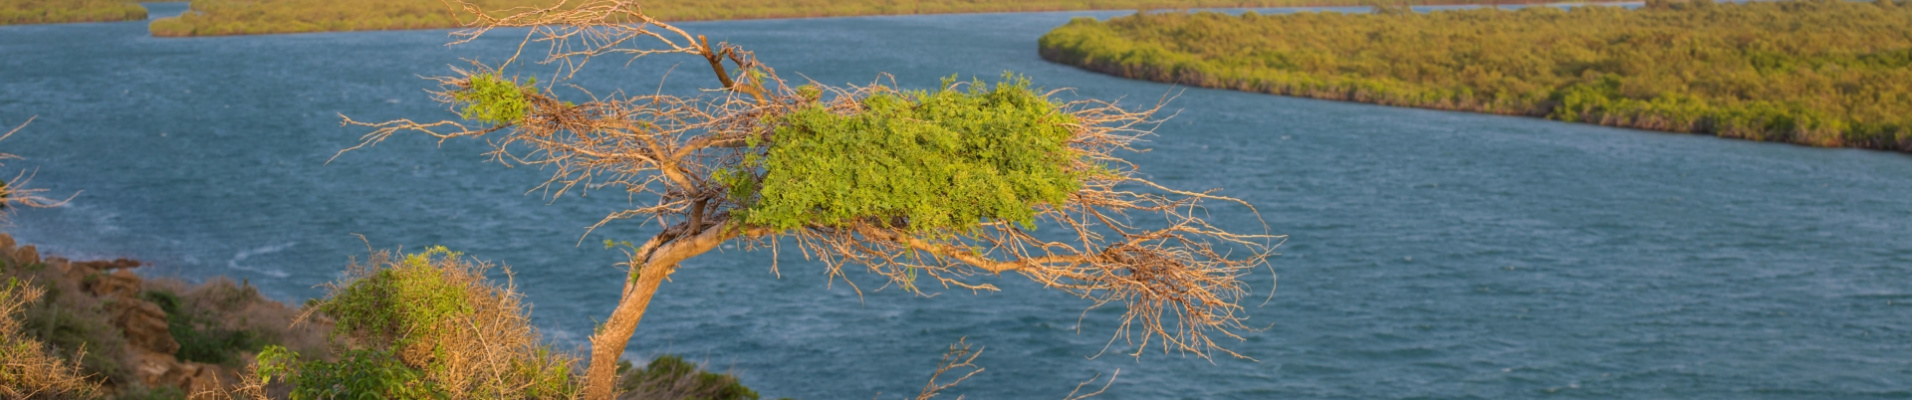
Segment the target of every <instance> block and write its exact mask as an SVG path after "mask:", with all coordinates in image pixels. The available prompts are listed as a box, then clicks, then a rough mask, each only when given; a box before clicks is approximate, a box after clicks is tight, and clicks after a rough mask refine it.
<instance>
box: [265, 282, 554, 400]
mask: <svg viewBox="0 0 1912 400" xmlns="http://www.w3.org/2000/svg"><path fill="white" fill-rule="evenodd" d="M390 254H391V253H389V252H377V253H373V254H372V255H370V257H369V258H368V259H367V260H366V262H365V263H363V264H359V263H354V264H352V266H351V268H350V269H349V270H348V272H347V275H348V276H347V278H346V280H345V281H343V282H341V283H338V284H334V285H333V286H332V295H331V296H330V298H328V299H326V300H324V301H321V302H319V303H318V304H317V305H318V311H319V312H321V313H324V314H325V315H326V316H329V317H331V318H333V320H335V321H336V325H335V327H334V330H333V333H332V338H333V339H334V341H335V343H336V344H337V345H338V346H340V347H342V348H343V350H344V351H342V352H341V353H342V354H343V355H344V356H343V357H341V358H340V359H338V360H337V361H330V360H326V359H323V358H318V357H301V356H300V355H299V354H297V353H296V352H292V351H288V350H285V349H282V348H277V347H271V348H267V350H266V351H265V352H263V353H261V355H260V358H259V367H260V368H259V372H260V374H261V375H262V378H263V380H264V381H266V382H268V383H269V382H271V381H273V379H272V378H275V377H277V378H280V380H281V381H284V382H290V383H291V384H292V386H293V389H292V398H293V399H330V398H361V397H366V396H371V397H376V398H451V399H504V398H511V399H549V398H570V397H571V396H572V395H573V394H574V393H575V392H576V387H575V385H573V384H572V381H571V364H572V362H571V360H570V359H569V358H568V357H565V356H563V355H560V354H557V353H554V352H552V351H551V350H550V349H548V348H547V347H546V346H545V345H544V344H543V343H542V342H541V341H540V339H539V335H538V333H537V330H536V329H535V328H533V327H532V326H531V323H530V319H529V318H528V317H527V316H526V311H525V310H524V307H523V306H522V305H521V304H520V302H519V301H520V300H519V295H518V294H517V293H515V292H513V291H512V289H511V287H510V285H509V284H506V285H505V286H498V285H493V284H490V283H487V282H486V280H485V275H484V274H485V272H486V271H487V270H490V269H491V265H490V264H487V263H481V262H472V261H468V260H463V259H461V258H460V254H458V253H455V252H452V251H450V250H447V249H445V248H443V247H434V248H432V249H430V250H428V251H426V252H423V253H416V254H409V255H406V256H404V257H402V258H394V257H392V256H391V255H390ZM507 274H509V271H507ZM302 359H303V360H302Z"/></svg>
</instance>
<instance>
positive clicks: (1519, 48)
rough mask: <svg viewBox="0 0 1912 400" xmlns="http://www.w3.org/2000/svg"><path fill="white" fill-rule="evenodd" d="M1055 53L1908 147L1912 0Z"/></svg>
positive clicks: (1582, 15)
mask: <svg viewBox="0 0 1912 400" xmlns="http://www.w3.org/2000/svg"><path fill="white" fill-rule="evenodd" d="M1040 46H1041V47H1040V51H1041V53H1042V56H1043V58H1045V59H1047V60H1050V61H1054V62H1058V63H1063V64H1069V65H1074V66H1078V67H1082V68H1085V69H1089V70H1094V71H1098V72H1103V73H1108V74H1113V75H1117V76H1123V77H1128V78H1135V79H1146V80H1153V81H1161V82H1173V83H1178V84H1185V85H1192V86H1202V87H1210V88H1222V89H1234V90H1242V91H1251V92H1261V93H1272V94H1281V95H1289V96H1300V97H1312V98H1322V99H1333V100H1345V101H1358V102H1365V103H1376V104H1385V105H1394V106H1408V107H1425V108H1436V109H1447V110H1465V111H1476V112H1487V113H1496V114H1511V115H1527V116H1535V117H1545V118H1551V119H1557V120H1562V121H1571V122H1585V123H1596V124H1602V125H1611V126H1622V127H1631V128H1640V129H1651V130H1661V131H1671V132H1691V133H1703V134H1713V135H1718V136H1721V137H1729V138H1740V139H1750V140H1760V141H1777V142H1790V143H1798V144H1805V145H1813V146H1829V147H1860V148H1871V149H1887V150H1896V151H1912V7H1909V6H1908V5H1907V4H1905V3H1904V2H1903V1H1901V2H1898V3H1894V2H1891V1H1877V2H1870V3H1861V2H1847V1H1832V0H1811V1H1787V2H1757V3H1745V4H1731V3H1722V4H1714V3H1712V2H1709V1H1704V0H1701V1H1693V2H1683V3H1669V2H1666V1H1664V0H1656V1H1649V2H1648V3H1647V5H1646V6H1645V7H1642V8H1641V9H1638V10H1631V11H1629V10H1625V9H1621V8H1617V7H1600V6H1588V7H1575V8H1573V9H1571V10H1561V9H1557V8H1553V7H1532V8H1525V9H1520V10H1518V11H1507V10H1497V9H1491V8H1489V9H1476V10H1458V11H1441V12H1433V13H1412V12H1406V11H1405V10H1401V9H1377V12H1376V13H1373V14H1341V13H1332V12H1328V13H1302V14H1293V15H1276V16H1265V15H1255V14H1252V13H1251V14H1246V15H1242V16H1228V15H1221V14H1213V13H1199V14H1186V13H1168V14H1151V15H1134V16H1127V17H1121V18H1115V19H1111V20H1109V21H1106V22H1102V21H1096V20H1093V19H1077V20H1075V21H1071V22H1070V23H1069V24H1067V25H1065V26H1062V27H1059V28H1057V29H1055V30H1054V31H1051V32H1049V33H1048V34H1046V35H1044V36H1043V37H1042V39H1041V44H1040Z"/></svg>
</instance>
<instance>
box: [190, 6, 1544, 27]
mask: <svg viewBox="0 0 1912 400" xmlns="http://www.w3.org/2000/svg"><path fill="white" fill-rule="evenodd" d="M1368 2H1369V1H1368V0H654V1H644V2H642V4H643V6H644V7H645V11H646V12H648V13H650V14H651V15H652V16H654V17H657V18H660V19H663V20H665V21H708V20H732V19H763V18H811V17H841V16H859V15H905V14H953V13H980V12H1013V11H1063V10H1137V9H1186V8H1218V7H1289V6H1304V5H1306V6H1313V5H1344V6H1352V5H1361V4H1365V3H1368ZM1515 2H1517V1H1507V2H1503V3H1508V4H1511V3H1515ZM474 3H477V4H479V5H483V6H485V8H486V9H491V10H499V9H507V8H512V7H542V6H548V5H550V4H552V3H553V0H484V1H475V2H474ZM1420 3H1426V4H1443V3H1481V1H1469V0H1436V1H1434V2H1417V4H1420ZM192 10H193V11H191V12H188V13H186V14H184V15H181V16H179V17H177V18H166V19H161V20H159V21H157V22H155V23H154V24H153V25H152V31H153V34H154V35H156V36H217V35H251V34H266V33H298V32H324V31H364V30H395V29H441V28H455V27H458V22H457V20H456V19H455V18H454V17H453V15H452V12H451V10H449V9H447V8H446V7H445V5H444V4H442V3H440V2H439V1H438V0H193V2H192Z"/></svg>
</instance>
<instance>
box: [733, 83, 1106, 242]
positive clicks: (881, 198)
mask: <svg viewBox="0 0 1912 400" xmlns="http://www.w3.org/2000/svg"><path fill="white" fill-rule="evenodd" d="M955 83H956V82H955V81H954V78H950V79H947V80H945V81H944V85H943V86H944V88H943V89H941V90H937V91H934V92H930V91H895V90H888V89H879V90H875V93H873V94H871V95H869V96H867V97H864V98H861V99H857V101H858V102H859V104H858V105H859V106H860V107H859V108H860V109H858V110H856V111H854V112H848V113H841V112H838V111H833V110H832V109H830V108H826V107H825V106H824V105H822V104H821V103H813V105H812V106H809V107H806V108H803V109H800V110H798V111H796V112H793V113H790V114H788V115H786V116H783V117H782V119H781V120H780V121H777V122H776V124H775V125H776V126H778V128H777V129H776V133H775V141H774V142H773V143H770V144H769V146H768V149H767V151H764V152H763V153H762V155H761V156H759V155H752V156H750V157H748V158H747V159H746V160H745V161H744V163H743V164H742V166H743V169H741V170H732V171H727V172H724V173H719V174H717V177H718V179H719V180H720V181H722V182H724V183H725V184H726V185H727V186H728V187H729V188H730V190H731V196H732V198H734V199H743V201H745V202H747V203H748V204H747V207H746V209H744V210H739V211H736V212H735V213H736V214H737V215H740V216H741V217H742V219H743V221H744V222H745V223H747V224H750V225H753V226H764V227H771V228H776V229H791V228H797V227H801V226H805V225H808V224H821V225H826V226H839V225H843V224H846V223H849V222H852V221H853V220H859V219H864V218H874V219H876V220H879V221H880V222H879V223H884V224H888V223H891V222H893V221H896V220H898V219H901V220H902V221H906V222H907V225H908V228H909V229H911V230H914V231H917V232H945V233H956V232H963V231H968V230H971V229H974V228H975V227H976V226H977V225H978V224H980V223H983V222H988V221H1008V222H1016V223H1022V224H1024V225H1030V224H1033V222H1034V218H1035V213H1036V210H1035V209H1034V206H1036V205H1038V204H1060V203H1062V202H1063V201H1065V200H1066V199H1067V197H1068V195H1069V194H1070V193H1073V192H1075V191H1076V190H1077V189H1078V188H1079V187H1080V186H1081V181H1082V179H1083V178H1084V177H1085V174H1088V173H1091V172H1088V171H1080V170H1077V169H1076V168H1074V167H1073V164H1075V163H1077V162H1078V161H1079V160H1077V159H1076V157H1075V156H1074V153H1073V152H1072V151H1071V149H1070V148H1069V146H1068V141H1069V139H1070V138H1071V137H1072V135H1073V131H1072V130H1071V129H1072V126H1073V125H1074V124H1075V123H1076V121H1075V119H1074V117H1072V116H1070V115H1068V114H1066V113H1063V112H1061V111H1060V110H1059V108H1060V105H1059V104H1057V103H1055V102H1054V101H1052V100H1050V99H1048V98H1046V97H1045V96H1044V95H1043V94H1041V93H1038V92H1036V91H1035V89H1032V88H1030V87H1029V82H1028V80H1027V79H1024V78H1020V77H1014V76H1008V75H1005V77H1004V80H1003V81H1000V82H997V83H996V84H995V85H993V86H992V85H989V84H987V83H985V82H982V81H980V80H978V81H972V82H968V84H967V85H966V86H967V87H968V89H967V90H962V89H960V87H962V86H965V85H956V84H955ZM751 145H752V146H753V147H754V146H760V145H761V144H758V143H752V144H751ZM757 176H761V181H760V182H761V183H760V185H761V186H760V187H759V181H757V180H756V179H755V177H757Z"/></svg>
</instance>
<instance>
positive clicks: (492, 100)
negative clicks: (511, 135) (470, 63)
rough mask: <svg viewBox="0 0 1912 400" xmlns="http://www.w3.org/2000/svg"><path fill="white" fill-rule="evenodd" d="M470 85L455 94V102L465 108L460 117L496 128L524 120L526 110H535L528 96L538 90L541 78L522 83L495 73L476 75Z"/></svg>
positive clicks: (471, 78)
mask: <svg viewBox="0 0 1912 400" xmlns="http://www.w3.org/2000/svg"><path fill="white" fill-rule="evenodd" d="M467 82H468V83H467V84H466V86H465V87H464V88H463V89H461V90H458V91H455V92H452V99H453V100H454V101H455V102H456V103H457V104H459V107H461V108H462V109H461V110H459V111H458V115H460V116H463V117H465V119H469V120H477V121H481V122H484V123H487V124H494V125H496V124H509V123H513V122H518V120H520V119H524V114H525V110H526V109H528V108H530V107H531V104H530V102H528V101H526V100H525V97H526V96H525V93H526V92H534V93H535V92H536V91H537V90H538V88H537V85H538V78H530V79H529V80H527V81H526V82H525V83H522V84H520V83H518V82H517V81H516V80H509V79H504V78H499V77H498V75H497V74H494V73H481V74H476V75H472V76H471V77H470V79H469V80H467Z"/></svg>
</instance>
